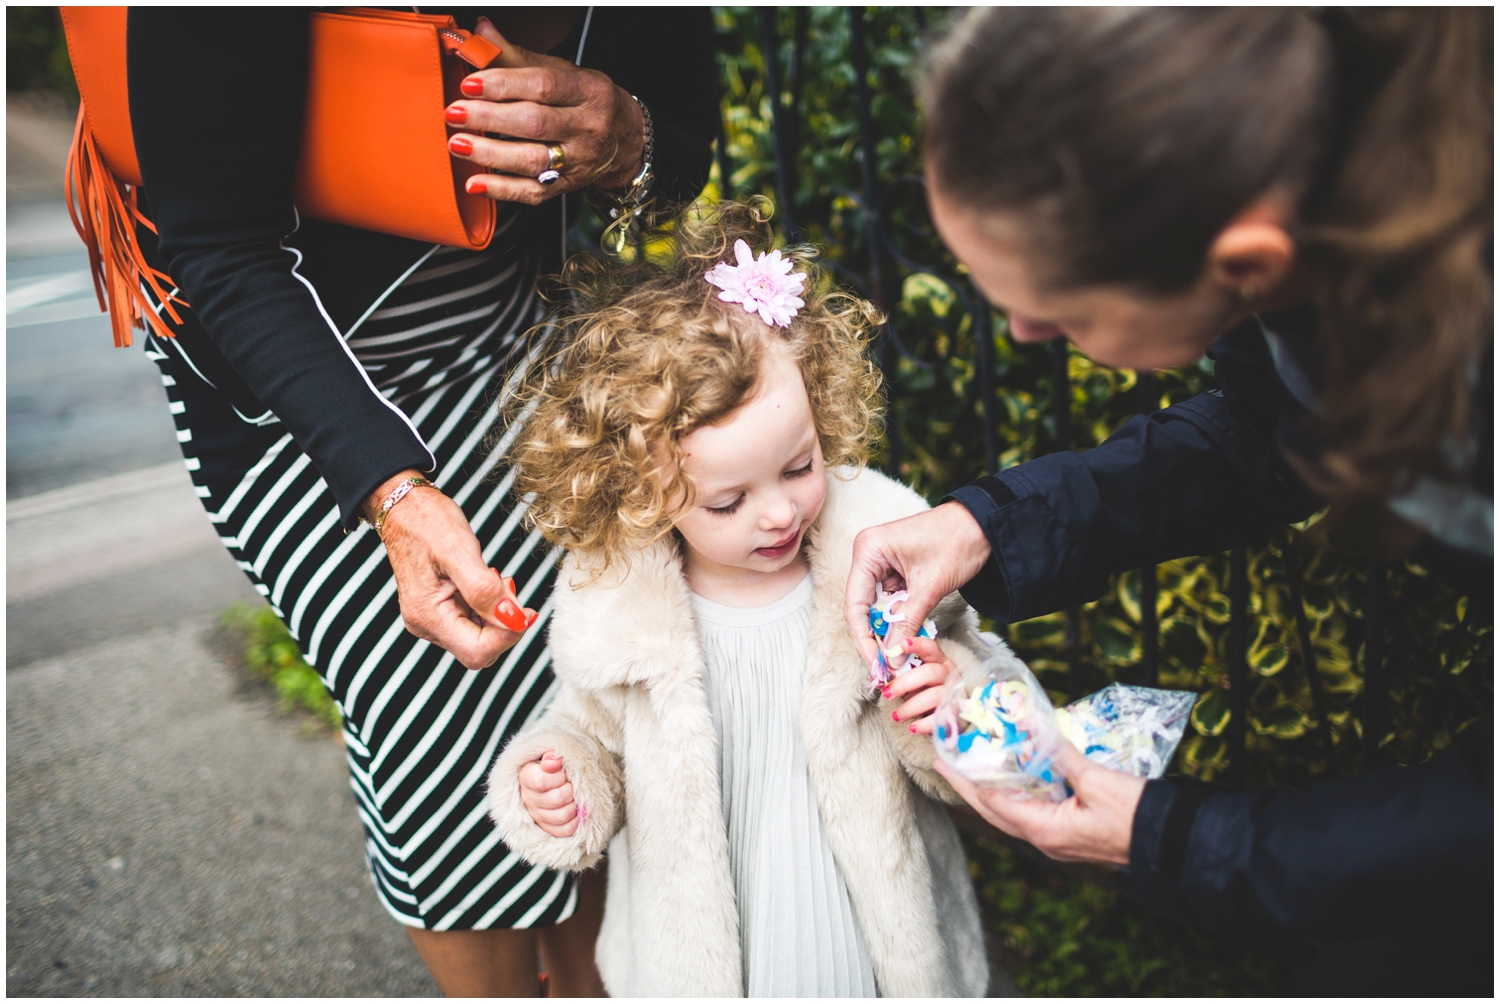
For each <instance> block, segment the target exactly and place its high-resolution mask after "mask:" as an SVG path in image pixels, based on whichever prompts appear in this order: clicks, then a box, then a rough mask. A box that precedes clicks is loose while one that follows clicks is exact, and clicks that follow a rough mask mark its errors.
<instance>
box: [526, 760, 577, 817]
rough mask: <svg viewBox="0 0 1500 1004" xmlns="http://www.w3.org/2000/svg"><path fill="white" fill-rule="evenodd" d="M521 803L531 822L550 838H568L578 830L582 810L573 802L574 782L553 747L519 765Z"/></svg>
mask: <svg viewBox="0 0 1500 1004" xmlns="http://www.w3.org/2000/svg"><path fill="white" fill-rule="evenodd" d="M520 781H521V804H522V805H524V806H526V811H527V812H529V813H531V820H532V822H534V823H536V825H538V826H540V827H541V828H542V832H543V833H545V834H547V835H548V836H551V837H571V836H572V835H573V833H574V831H576V830H577V829H578V823H579V820H580V818H581V816H582V810H581V809H580V808H579V806H578V803H577V802H575V801H573V783H572V782H571V781H569V780H568V772H567V771H566V770H564V769H563V762H562V757H560V756H558V755H557V753H556V752H555V751H553V750H548V751H547V752H546V753H543V754H542V756H541V759H539V760H533V761H532V762H531V763H529V764H527V765H526V766H524V767H522V768H521V773H520Z"/></svg>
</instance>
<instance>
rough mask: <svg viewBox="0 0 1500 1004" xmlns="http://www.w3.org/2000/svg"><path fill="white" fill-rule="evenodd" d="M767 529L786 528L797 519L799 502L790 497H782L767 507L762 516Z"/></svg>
mask: <svg viewBox="0 0 1500 1004" xmlns="http://www.w3.org/2000/svg"><path fill="white" fill-rule="evenodd" d="M762 520H763V523H764V526H763V529H766V530H785V529H786V528H787V527H789V526H791V525H792V524H793V523H794V522H796V520H797V504H796V503H795V502H793V501H792V500H791V499H790V498H786V497H783V498H780V499H777V500H776V501H775V502H773V503H772V504H771V505H770V507H769V508H767V509H766V513H765V516H763V517H762Z"/></svg>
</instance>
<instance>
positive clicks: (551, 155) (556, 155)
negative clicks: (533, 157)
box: [547, 143, 567, 171]
mask: <svg viewBox="0 0 1500 1004" xmlns="http://www.w3.org/2000/svg"><path fill="white" fill-rule="evenodd" d="M565 163H567V158H565V157H564V156H563V148H562V146H561V144H558V143H548V144H547V170H549V171H561V170H562V169H563V165H564V164H565Z"/></svg>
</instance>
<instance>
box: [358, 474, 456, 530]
mask: <svg viewBox="0 0 1500 1004" xmlns="http://www.w3.org/2000/svg"><path fill="white" fill-rule="evenodd" d="M413 488H431V489H433V490H435V491H441V489H439V488H438V486H437V485H435V484H433V483H432V482H431V481H428V480H427V479H426V478H422V477H417V478H407V479H406V480H405V481H403V482H401V483H400V484H399V485H397V486H396V487H395V488H393V489H392V490H391V493H390V494H389V495H387V496H386V497H385V501H384V502H382V503H380V509H379V510H378V511H376V513H375V519H374V520H368V519H365V518H364V517H363V516H361V517H360V518H359V521H360V522H361V523H369V524H370V525H371V526H372V527H374V528H375V536H377V537H379V538H380V539H381V541H384V540H385V533H384V530H385V518H386V516H387V515H388V514H389V513H390V511H391V509H392V508H393V507H394V506H395V505H396V503H397V502H400V501H401V500H402V499H404V498H406V496H407V493H409V492H410V491H411V490H412V489H413Z"/></svg>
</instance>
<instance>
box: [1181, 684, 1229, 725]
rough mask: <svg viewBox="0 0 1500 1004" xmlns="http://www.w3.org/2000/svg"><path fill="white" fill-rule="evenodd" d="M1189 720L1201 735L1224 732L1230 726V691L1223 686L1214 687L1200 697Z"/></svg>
mask: <svg viewBox="0 0 1500 1004" xmlns="http://www.w3.org/2000/svg"><path fill="white" fill-rule="evenodd" d="M1189 721H1191V722H1192V723H1193V728H1195V729H1197V730H1198V734H1199V735H1204V736H1216V735H1219V734H1220V733H1222V732H1223V731H1224V730H1225V729H1226V728H1228V726H1229V691H1227V690H1225V689H1224V688H1223V687H1214V688H1213V689H1212V690H1210V691H1209V692H1208V693H1206V694H1204V695H1203V696H1202V697H1200V698H1198V703H1197V704H1195V705H1193V713H1192V715H1191V716H1189Z"/></svg>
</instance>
